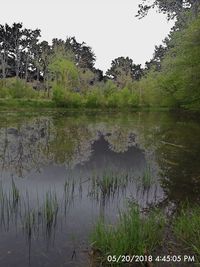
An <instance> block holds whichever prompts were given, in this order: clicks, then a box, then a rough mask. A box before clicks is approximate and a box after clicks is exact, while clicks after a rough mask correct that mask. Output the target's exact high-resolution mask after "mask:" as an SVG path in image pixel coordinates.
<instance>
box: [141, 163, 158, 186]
mask: <svg viewBox="0 0 200 267" xmlns="http://www.w3.org/2000/svg"><path fill="white" fill-rule="evenodd" d="M154 182H155V179H154V176H153V172H152V169H151V167H150V166H149V165H147V166H146V167H145V169H144V172H143V175H142V177H141V183H142V186H143V187H144V189H149V188H150V187H151V186H152V185H153V184H154Z"/></svg>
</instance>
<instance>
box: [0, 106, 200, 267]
mask: <svg viewBox="0 0 200 267" xmlns="http://www.w3.org/2000/svg"><path fill="white" fill-rule="evenodd" d="M199 137H200V120H199V119H198V118H195V117H194V116H193V117H190V116H186V115H182V114H174V113H168V112H160V113H158V112H144V113H142V112H135V113H124V114H122V113H114V112H112V113H104V112H101V113H94V112H93V113H81V112H80V113H75V112H74V113H72V112H64V111H57V112H52V111H45V112H42V113H41V112H40V113H39V112H35V113H31V112H16V111H15V112H9V113H8V112H1V114H0V171H1V173H0V175H1V177H0V180H1V184H0V266H4V267H13V266H15V267H21V266H29V265H30V266H34V267H36V266H37V267H40V266H41V267H45V266H48V267H53V266H76V267H78V266H81V267H82V266H89V257H88V247H89V245H90V241H89V236H90V233H91V231H92V228H93V227H94V225H95V222H97V220H98V219H99V218H100V217H101V218H102V217H103V218H104V220H106V221H108V222H109V223H115V222H116V221H117V219H118V214H119V210H123V209H126V207H127V205H128V204H129V203H130V202H131V203H132V202H136V203H138V204H139V205H140V207H141V209H144V208H145V209H146V208H149V207H152V206H155V205H156V206H160V207H162V208H164V209H170V208H171V207H173V208H174V207H175V208H176V207H178V206H179V205H180V204H181V203H182V202H183V201H185V200H186V199H187V200H188V201H190V202H198V201H199V200H200V197H199V196H200V164H199V159H200V138H199Z"/></svg>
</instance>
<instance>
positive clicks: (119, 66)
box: [106, 57, 143, 87]
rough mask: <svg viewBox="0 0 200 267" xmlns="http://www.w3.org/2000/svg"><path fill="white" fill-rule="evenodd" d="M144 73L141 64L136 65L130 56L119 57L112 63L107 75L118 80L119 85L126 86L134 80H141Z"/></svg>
mask: <svg viewBox="0 0 200 267" xmlns="http://www.w3.org/2000/svg"><path fill="white" fill-rule="evenodd" d="M142 74H143V70H142V68H141V65H136V64H134V63H133V60H132V59H130V58H129V57H126V58H124V57H118V58H116V59H114V60H113V61H112V63H111V68H110V69H108V70H107V72H106V75H108V76H109V77H110V78H111V79H113V80H114V81H116V82H117V83H118V85H120V86H121V87H124V86H125V85H126V84H127V83H130V82H132V81H133V80H139V79H140V78H141V76H142Z"/></svg>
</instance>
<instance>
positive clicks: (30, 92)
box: [6, 78, 37, 99]
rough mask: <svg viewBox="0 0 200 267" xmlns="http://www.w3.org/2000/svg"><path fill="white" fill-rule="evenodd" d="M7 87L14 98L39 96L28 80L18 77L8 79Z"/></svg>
mask: <svg viewBox="0 0 200 267" xmlns="http://www.w3.org/2000/svg"><path fill="white" fill-rule="evenodd" d="M6 88H8V91H9V95H10V96H11V97H12V98H27V99H31V98H37V93H36V91H35V90H34V89H33V88H32V87H31V86H30V85H29V84H27V82H25V81H24V80H21V79H17V78H10V79H6Z"/></svg>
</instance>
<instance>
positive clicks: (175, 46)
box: [0, 0, 200, 110]
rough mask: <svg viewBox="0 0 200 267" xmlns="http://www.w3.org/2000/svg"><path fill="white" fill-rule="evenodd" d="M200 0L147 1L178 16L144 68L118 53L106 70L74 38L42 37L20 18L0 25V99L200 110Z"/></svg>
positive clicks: (140, 13)
mask: <svg viewBox="0 0 200 267" xmlns="http://www.w3.org/2000/svg"><path fill="white" fill-rule="evenodd" d="M199 6H200V0H188V1H186V0H185V1H182V0H160V1H159V0H156V1H151V4H149V2H148V1H146V0H143V1H142V4H141V5H139V11H138V16H139V17H140V18H141V17H143V16H145V15H146V14H147V13H148V11H149V10H150V9H151V8H155V7H157V8H158V10H159V11H160V12H164V13H166V14H167V15H168V19H171V18H175V19H176V23H175V25H174V27H173V28H172V30H171V32H170V34H169V36H168V37H166V38H165V40H164V41H163V44H162V45H160V46H156V47H155V51H154V54H153V57H152V59H151V60H150V61H149V62H146V64H145V67H144V68H142V67H141V65H138V64H134V62H133V60H132V59H130V58H129V57H126V58H125V57H118V58H116V59H114V60H113V61H112V63H111V67H110V68H109V69H108V70H107V72H106V74H105V75H103V72H102V71H101V70H99V69H96V68H95V59H96V57H95V54H94V52H93V51H92V49H91V47H89V46H87V45H86V44H85V43H84V42H82V43H79V42H77V40H76V38H75V37H68V38H66V40H61V39H56V38H54V39H53V40H52V43H51V44H49V43H48V42H46V41H42V42H40V41H39V38H40V30H39V29H35V30H30V29H25V28H23V25H22V23H14V24H13V25H12V26H9V25H8V24H6V25H4V26H3V25H0V77H1V81H0V98H6V99H9V98H47V99H52V100H53V102H54V103H56V105H57V106H64V107H92V108H104V107H108V108H133V107H167V108H172V109H173V108H187V109H197V110H199V109H200V17H199Z"/></svg>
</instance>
